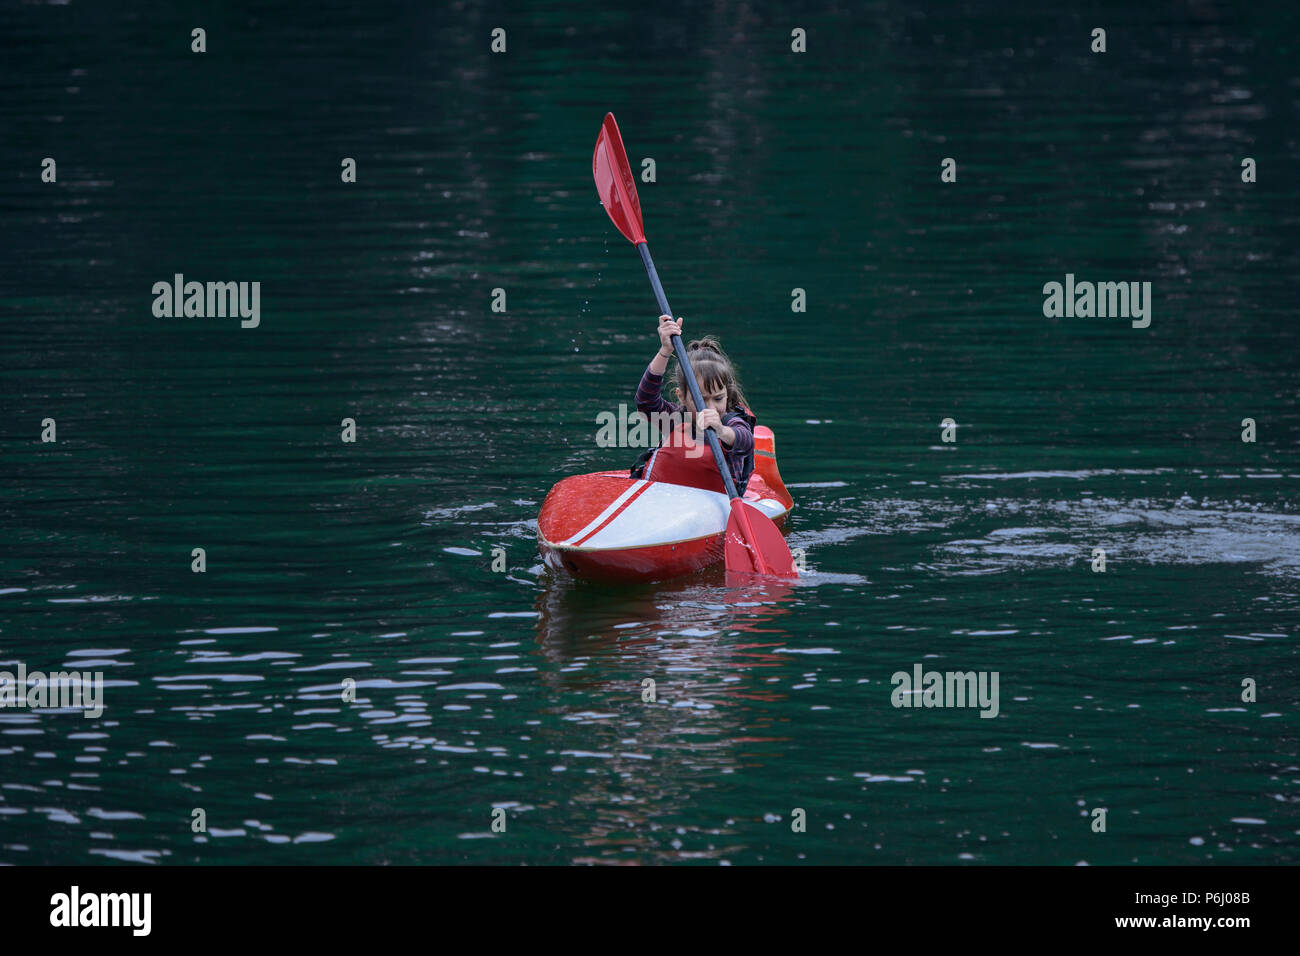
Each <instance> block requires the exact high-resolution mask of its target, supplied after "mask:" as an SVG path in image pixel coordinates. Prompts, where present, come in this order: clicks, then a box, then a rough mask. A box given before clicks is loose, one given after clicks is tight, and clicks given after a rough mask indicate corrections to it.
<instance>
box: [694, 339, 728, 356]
mask: <svg viewBox="0 0 1300 956" xmlns="http://www.w3.org/2000/svg"><path fill="white" fill-rule="evenodd" d="M686 351H688V352H716V353H717V354H718V355H721V354H722V345H721V344H720V343H719V342H718V340H717V339H715V338H714V337H713V336H711V335H706V336H705V337H704V338H702V339H696V340H695V341H694V342H692V343H691V344H690V345H688V346H686Z"/></svg>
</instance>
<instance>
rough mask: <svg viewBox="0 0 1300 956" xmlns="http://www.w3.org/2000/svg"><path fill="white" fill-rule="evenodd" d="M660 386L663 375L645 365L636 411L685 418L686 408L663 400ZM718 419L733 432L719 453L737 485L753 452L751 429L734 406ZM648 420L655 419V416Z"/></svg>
mask: <svg viewBox="0 0 1300 956" xmlns="http://www.w3.org/2000/svg"><path fill="white" fill-rule="evenodd" d="M663 385H664V377H663V376H662V375H656V374H655V373H654V372H652V371H650V367H649V366H648V365H647V366H646V370H645V374H644V375H642V376H641V384H640V385H638V386H637V389H636V410H637V411H638V412H640V413H641V414H643V415H645V416H646V417H649V416H651V415H653V414H655V413H661V414H662V413H665V412H676V413H677V414H678V415H681V416H682V418H683V419H684V418H685V417H686V409H685V407H684V406H681V405H678V404H677V403H676V402H669V401H666V400H665V399H664V397H663V395H662V394H661V393H662V391H663ZM721 418H722V424H724V425H726V426H727V427H728V428H730V429H731V430H732V431H734V432H735V433H736V440H735V441H734V442H732V443H731V444H730V445H728V444H727V443H726V442H722V454H723V457H724V458H726V460H727V465H728V466H729V467H730V468H731V477H732V479H733V480H734V481H735V482H736V483H737V487H739V486H740V482H741V479H742V478H743V477H744V476H745V463H746V459H747V458H749V456H750V455H751V454H752V453H753V451H754V432H753V429H751V428H750V427H749V422H747V421H745V419H744V418H743V417H741V414H740V412H738V411H737V410H735V409H728V410H727V412H726V413H725V414H723V415H722V416H721ZM650 420H651V421H652V422H653V421H654V419H650ZM718 440H719V441H722V436H721V435H719V436H718Z"/></svg>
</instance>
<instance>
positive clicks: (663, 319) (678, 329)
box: [659, 315, 682, 358]
mask: <svg viewBox="0 0 1300 956" xmlns="http://www.w3.org/2000/svg"><path fill="white" fill-rule="evenodd" d="M681 334H682V320H681V319H676V320H674V319H673V317H672V316H671V315H661V316H659V354H660V355H662V356H664V357H665V358H667V357H668V356H671V355H672V354H673V336H674V335H681Z"/></svg>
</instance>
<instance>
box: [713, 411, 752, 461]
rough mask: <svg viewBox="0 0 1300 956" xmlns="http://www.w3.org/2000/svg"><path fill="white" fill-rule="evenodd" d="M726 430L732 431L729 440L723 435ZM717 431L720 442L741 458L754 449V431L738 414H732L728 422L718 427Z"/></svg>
mask: <svg viewBox="0 0 1300 956" xmlns="http://www.w3.org/2000/svg"><path fill="white" fill-rule="evenodd" d="M728 431H729V432H731V433H732V440H731V441H730V442H729V441H727V439H726V437H725V434H726V432H728ZM719 433H720V434H719V437H720V438H722V443H723V444H724V445H726V446H727V450H728V451H730V452H731V453H732V454H733V455H740V456H741V457H742V458H743V457H744V456H745V455H748V454H749V453H750V452H751V451H753V450H754V432H753V430H752V429H750V427H749V422H747V421H745V420H744V419H743V418H741V417H740V416H739V415H736V416H734V417H733V418H732V419H731V421H730V422H728V423H727V424H726V425H724V426H723V427H722V428H721V429H719Z"/></svg>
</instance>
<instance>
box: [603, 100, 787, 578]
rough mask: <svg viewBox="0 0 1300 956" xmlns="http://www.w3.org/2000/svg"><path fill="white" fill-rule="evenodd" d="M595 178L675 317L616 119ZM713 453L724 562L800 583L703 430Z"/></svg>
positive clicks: (606, 128)
mask: <svg viewBox="0 0 1300 956" xmlns="http://www.w3.org/2000/svg"><path fill="white" fill-rule="evenodd" d="M591 173H592V175H593V176H594V177H595V179H596V191H597V192H598V193H600V201H601V202H602V203H603V204H604V206H605V212H607V213H609V218H610V219H612V220H613V221H614V225H615V226H617V227H618V231H619V232H621V233H622V234H623V235H624V236H625V237H626V238H627V240H628V241H629V242H631V243H632V244H633V245H634V246H636V248H637V251H638V252H639V253H641V262H642V263H643V264H644V265H645V271H646V274H647V275H648V276H649V277H650V285H651V286H652V287H653V288H654V293H655V298H656V299H657V300H658V301H659V312H660V314H661V315H672V314H673V311H672V309H670V308H668V298H667V297H666V296H665V295H664V287H663V285H661V284H660V282H659V274H658V273H657V272H655V264H654V261H653V260H652V259H651V258H650V247H649V245H648V244H647V243H646V241H645V228H644V226H643V225H642V223H641V200H640V199H638V198H637V194H636V180H635V179H633V177H632V167H631V166H629V165H628V162H627V152H626V151H625V150H624V149H623V137H622V136H620V135H619V132H618V124H617V123H616V122H614V114H613V113H606V114H605V122H604V123H602V124H601V127H600V135H598V136H597V137H596V150H595V152H594V153H593V154H592V157H591ZM672 339H673V353H674V354H675V355H676V356H677V361H678V362H679V363H680V364H681V366H682V372H683V376H682V377H683V378H685V379H686V387H687V388H688V389H690V393H691V400H692V401H694V402H695V407H696V408H697V409H703V408H704V407H705V405H704V398H703V396H702V395H701V394H700V386H699V384H698V383H697V382H696V381H695V372H694V370H692V368H691V360H690V359H689V358H688V357H687V355H686V346H684V345H683V344H682V338H681V336H680V335H674V336H673V337H672ZM704 436H705V438H707V439H708V442H709V448H710V449H712V450H713V460H714V462H715V463H716V464H717V466H718V472H719V474H721V475H722V483H723V484H724V485H725V486H726V488H727V497H728V498H730V499H731V517H730V518H728V520H727V533H726V538H725V541H726V558H727V570H728V571H730V572H741V573H745V574H772V575H777V576H779V577H786V578H797V577H798V576H799V574H798V572H797V571H795V569H794V559H793V558H792V557H791V556H790V548H789V546H788V545H787V544H786V543H785V538H783V537H782V536H781V532H780V530H779V529H778V528H777V526H776V525H774V524H773V523H772V519H771V518H769V517H768V516H767V515H765V514H764V513H763V512H762V511H760V510H758V509H757V508H755V507H754V506H753V505H751V504H749V503H747V502H746V501H745V500H744V499H742V498H741V497H740V494H739V492H737V491H736V483H735V481H733V480H732V477H731V469H730V468H728V467H727V460H726V458H725V457H723V454H722V445H721V444H720V443H719V441H718V434H717V432H715V431H714V430H713V429H712V428H707V429H705V431H704Z"/></svg>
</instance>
